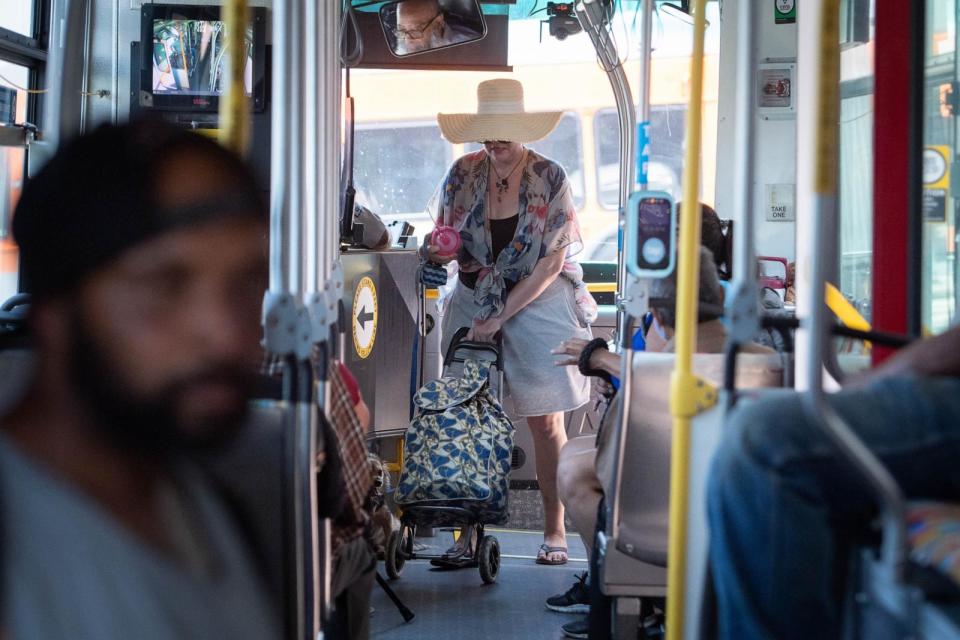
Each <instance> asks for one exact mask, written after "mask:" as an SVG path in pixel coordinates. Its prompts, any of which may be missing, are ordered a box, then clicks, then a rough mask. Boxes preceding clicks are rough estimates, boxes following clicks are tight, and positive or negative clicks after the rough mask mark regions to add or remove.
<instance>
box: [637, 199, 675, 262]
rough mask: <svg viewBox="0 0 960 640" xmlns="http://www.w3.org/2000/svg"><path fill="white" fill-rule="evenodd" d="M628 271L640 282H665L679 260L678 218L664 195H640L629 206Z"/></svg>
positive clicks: (671, 201) (671, 200)
mask: <svg viewBox="0 0 960 640" xmlns="http://www.w3.org/2000/svg"><path fill="white" fill-rule="evenodd" d="M626 227H627V270H628V271H629V272H630V273H631V274H633V275H634V276H636V277H638V278H664V277H666V276H668V275H670V273H671V272H672V271H673V268H674V263H675V260H676V257H675V256H676V253H677V252H676V237H677V215H676V207H675V206H674V204H673V198H671V197H670V194H668V193H666V192H663V191H640V192H637V193H634V194H633V195H632V196H630V201H629V203H628V205H627V217H626Z"/></svg>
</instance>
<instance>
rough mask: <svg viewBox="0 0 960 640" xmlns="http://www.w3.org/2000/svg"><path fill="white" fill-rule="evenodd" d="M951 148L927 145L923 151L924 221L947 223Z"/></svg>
mask: <svg viewBox="0 0 960 640" xmlns="http://www.w3.org/2000/svg"><path fill="white" fill-rule="evenodd" d="M950 156H951V153H950V147H949V146H947V145H941V144H930V145H927V146H926V147H925V148H924V150H923V219H924V220H926V221H928V222H946V221H947V196H948V194H949V192H950Z"/></svg>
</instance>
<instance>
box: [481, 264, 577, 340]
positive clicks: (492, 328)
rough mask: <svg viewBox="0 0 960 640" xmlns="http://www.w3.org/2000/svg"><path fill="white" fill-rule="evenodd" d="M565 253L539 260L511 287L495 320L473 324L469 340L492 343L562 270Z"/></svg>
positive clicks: (489, 319) (490, 319) (488, 319)
mask: <svg viewBox="0 0 960 640" xmlns="http://www.w3.org/2000/svg"><path fill="white" fill-rule="evenodd" d="M566 258H567V252H566V251H565V250H563V249H561V250H559V251H555V252H554V253H552V254H551V255H549V256H546V257H544V258H540V260H538V261H537V265H536V266H535V267H534V268H533V273H531V274H530V275H529V276H528V277H526V278H524V279H523V280H521V281H520V282H518V283H517V284H516V286H514V287H513V290H512V291H511V292H510V295H508V296H507V302H506V304H505V305H504V306H503V312H502V313H501V314H500V315H499V316H497V317H495V318H487V319H486V320H484V321H482V322H475V323H474V325H473V328H472V329H471V330H470V336H469V338H468V339H470V340H481V341H485V342H492V341H493V339H494V336H495V335H496V334H497V332H499V331H500V329H501V327H503V324H504V323H505V322H506V321H507V320H509V319H510V318H512V317H513V316H515V315H517V313H519V312H520V311H521V310H522V309H523V308H524V307H525V306H527V305H528V304H530V303H531V302H533V301H534V300H536V299H537V298H538V297H540V294H541V293H543V292H544V291H545V290H546V289H547V287H549V286H550V285H551V284H552V283H553V281H554V280H556V279H557V276H559V275H560V272H561V271H562V270H563V263H564V262H565V261H566Z"/></svg>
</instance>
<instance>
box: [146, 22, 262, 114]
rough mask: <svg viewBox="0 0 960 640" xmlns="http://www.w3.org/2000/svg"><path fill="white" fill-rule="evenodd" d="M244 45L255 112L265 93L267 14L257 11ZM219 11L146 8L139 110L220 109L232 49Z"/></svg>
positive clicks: (245, 71)
mask: <svg viewBox="0 0 960 640" xmlns="http://www.w3.org/2000/svg"><path fill="white" fill-rule="evenodd" d="M250 15H251V22H250V24H249V25H248V26H247V29H246V37H245V38H244V42H243V45H242V46H243V47H244V49H245V51H246V56H245V57H246V62H245V65H244V69H243V77H244V87H245V91H246V93H247V95H248V96H250V97H251V98H252V100H253V108H254V110H256V111H259V110H262V109H263V105H264V93H265V89H266V87H265V78H264V75H265V74H264V69H265V65H266V63H265V60H264V58H265V55H264V53H265V41H264V38H265V17H266V13H265V10H264V9H262V8H257V9H252V10H251V12H250ZM224 26H225V25H224V23H223V22H222V21H221V20H220V8H219V7H213V6H193V5H158V4H145V5H144V6H143V8H142V12H141V24H140V35H141V38H140V44H141V46H140V50H141V52H142V55H141V61H140V106H141V107H145V108H153V109H166V110H175V111H216V110H217V109H218V108H219V97H220V95H221V94H223V93H224V92H225V91H226V88H227V83H228V82H229V76H228V69H227V61H228V58H229V56H228V53H229V51H228V47H230V46H233V45H230V44H228V43H227V42H226V37H225V31H224Z"/></svg>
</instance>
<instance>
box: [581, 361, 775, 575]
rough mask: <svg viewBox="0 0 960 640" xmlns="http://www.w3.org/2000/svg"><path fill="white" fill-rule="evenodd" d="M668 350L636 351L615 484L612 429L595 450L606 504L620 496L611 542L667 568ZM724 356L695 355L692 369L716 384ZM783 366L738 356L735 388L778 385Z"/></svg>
mask: <svg viewBox="0 0 960 640" xmlns="http://www.w3.org/2000/svg"><path fill="white" fill-rule="evenodd" d="M673 360H674V358H673V354H664V353H637V354H635V355H634V361H633V384H632V390H633V393H632V397H631V404H632V410H631V412H630V424H629V426H628V431H627V436H626V442H625V451H624V457H623V459H624V467H623V470H622V472H621V474H620V475H621V481H620V485H619V486H615V481H616V477H617V473H616V464H615V462H616V461H615V460H613V456H614V455H615V447H614V446H612V445H613V444H614V442H615V438H617V434H616V433H615V432H616V431H617V429H616V428H614V429H610V430H609V431H611V432H614V433H611V434H609V435H608V434H604V436H605V437H604V438H603V442H602V443H601V445H600V449H599V450H598V453H597V472H598V475H599V476H600V481H601V484H602V485H603V487H604V492H605V495H607V496H608V504H612V502H613V500H612V498H613V496H615V495H616V494H617V493H619V494H620V501H619V502H620V505H621V520H620V522H621V525H620V530H619V535H618V536H617V537H616V539H615V540H614V543H615V545H616V547H617V549H619V550H620V551H622V552H623V553H625V554H627V555H629V556H632V557H634V558H636V559H638V560H641V561H643V562H647V563H650V564H655V565H659V566H666V562H667V523H668V521H669V511H670V446H671V432H672V426H673V418H672V416H671V415H670V377H671V374H672V371H673ZM723 368H724V356H723V354H696V355H695V356H694V359H693V371H694V373H695V374H696V375H698V376H699V377H701V378H703V379H704V380H706V381H707V382H709V383H711V384H713V385H715V386H720V385H721V383H722V380H723ZM782 375H783V368H782V363H781V359H780V357H779V355H777V354H774V353H771V354H754V353H747V354H743V355H741V356H740V357H738V359H737V386H738V388H744V389H747V388H756V387H767V386H779V385H780V384H781V383H782Z"/></svg>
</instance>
